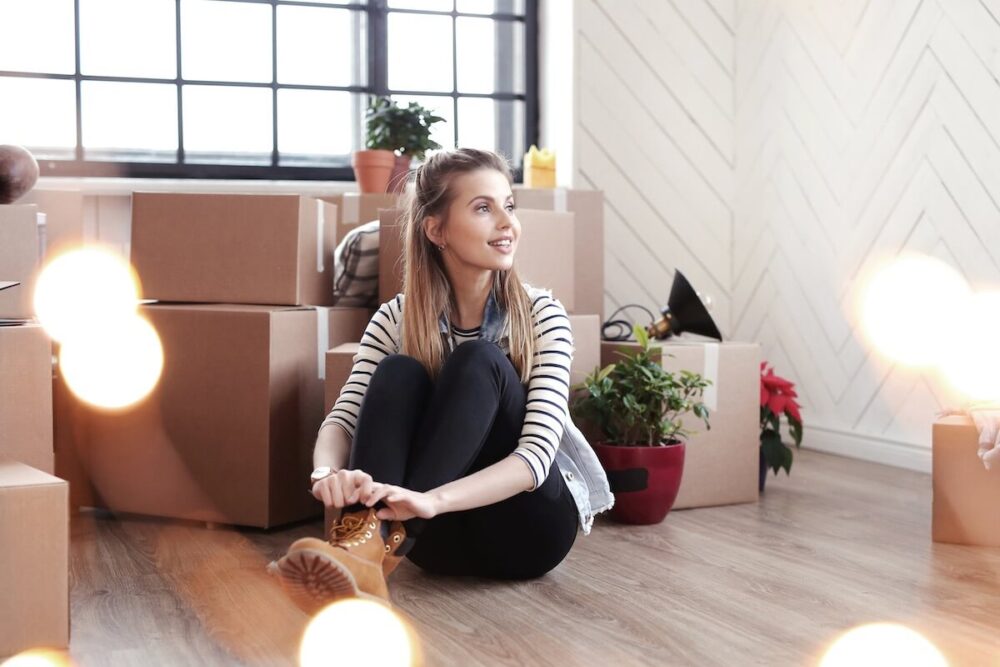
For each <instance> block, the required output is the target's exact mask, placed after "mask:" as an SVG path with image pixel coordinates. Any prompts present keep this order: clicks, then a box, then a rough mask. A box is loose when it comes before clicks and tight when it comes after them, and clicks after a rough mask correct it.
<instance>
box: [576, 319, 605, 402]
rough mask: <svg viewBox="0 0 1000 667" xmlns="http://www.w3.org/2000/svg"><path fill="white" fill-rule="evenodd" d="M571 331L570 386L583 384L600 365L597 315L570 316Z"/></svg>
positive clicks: (599, 333)
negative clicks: (573, 347) (573, 348)
mask: <svg viewBox="0 0 1000 667" xmlns="http://www.w3.org/2000/svg"><path fill="white" fill-rule="evenodd" d="M569 328H570V329H572V330H573V345H574V346H575V347H576V351H575V352H574V353H573V363H572V364H571V365H570V369H569V383H570V386H572V385H575V384H578V383H580V382H583V379H584V378H585V377H587V376H588V375H590V374H591V373H593V372H594V368H596V367H599V366H600V364H601V318H600V317H598V316H597V315H570V316H569Z"/></svg>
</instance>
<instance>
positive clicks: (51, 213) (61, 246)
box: [18, 187, 128, 258]
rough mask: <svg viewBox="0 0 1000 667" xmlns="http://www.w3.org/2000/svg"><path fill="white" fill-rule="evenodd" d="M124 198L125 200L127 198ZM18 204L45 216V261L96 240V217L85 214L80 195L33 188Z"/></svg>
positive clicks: (68, 191) (69, 191) (81, 194)
mask: <svg viewBox="0 0 1000 667" xmlns="http://www.w3.org/2000/svg"><path fill="white" fill-rule="evenodd" d="M92 199H96V197H92ZM124 199H125V200H126V201H127V200H128V197H127V196H126V197H124ZM18 201H19V202H20V203H22V204H35V205H36V206H38V210H39V211H40V212H42V213H44V214H45V249H44V253H43V255H44V256H45V257H46V258H48V257H55V256H56V255H58V254H59V253H61V252H64V251H66V250H69V249H70V248H75V247H77V246H80V245H83V244H84V243H88V242H92V241H96V240H98V233H97V232H98V224H97V217H96V215H94V216H90V217H88V216H86V215H85V207H84V198H83V193H82V192H78V191H72V190H42V189H39V188H38V187H35V188H34V189H32V190H31V191H30V192H28V193H27V194H26V195H24V197H22V198H21V199H20V200H18ZM95 208H96V207H95Z"/></svg>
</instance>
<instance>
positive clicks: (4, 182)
mask: <svg viewBox="0 0 1000 667" xmlns="http://www.w3.org/2000/svg"><path fill="white" fill-rule="evenodd" d="M37 181H38V162H36V161H35V156H34V155H32V154H31V153H29V152H28V150H27V149H24V148H21V147H20V146H9V145H6V144H5V145H3V146H0V204H13V203H14V202H16V201H17V200H18V199H20V198H21V197H22V196H24V195H25V194H26V193H27V192H28V190H30V189H31V188H33V187H35V183H36V182H37Z"/></svg>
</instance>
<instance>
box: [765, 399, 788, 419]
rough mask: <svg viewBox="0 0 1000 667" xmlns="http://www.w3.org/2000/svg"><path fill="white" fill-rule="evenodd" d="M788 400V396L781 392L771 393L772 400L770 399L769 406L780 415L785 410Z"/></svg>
mask: <svg viewBox="0 0 1000 667" xmlns="http://www.w3.org/2000/svg"><path fill="white" fill-rule="evenodd" d="M787 402H788V398H787V397H786V396H782V395H781V394H771V400H769V401H768V403H767V407H769V408H771V412H773V413H774V414H776V415H780V414H781V413H782V412H784V411H785V403H787Z"/></svg>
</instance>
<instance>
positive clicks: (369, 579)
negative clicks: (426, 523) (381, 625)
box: [268, 508, 402, 614]
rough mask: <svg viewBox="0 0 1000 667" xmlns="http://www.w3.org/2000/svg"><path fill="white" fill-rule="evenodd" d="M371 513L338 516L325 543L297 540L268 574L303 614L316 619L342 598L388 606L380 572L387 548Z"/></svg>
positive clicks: (363, 512) (387, 593) (321, 541)
mask: <svg viewBox="0 0 1000 667" xmlns="http://www.w3.org/2000/svg"><path fill="white" fill-rule="evenodd" d="M375 512H376V510H375V509H374V508H370V509H367V510H364V511H360V512H352V513H350V514H344V515H342V516H341V517H340V520H339V521H336V522H335V523H334V524H333V527H332V528H331V529H330V541H329V542H325V541H323V540H319V539H316V538H314V537H304V538H302V539H300V540H296V541H295V542H294V543H293V544H292V546H291V547H290V548H289V549H288V553H287V554H285V555H284V556H283V557H282V558H280V559H279V560H278V561H277V562H275V563H272V564H271V566H270V567H269V568H268V569H269V570H270V571H271V572H272V573H274V574H276V575H277V576H278V577H279V578H280V580H281V583H282V586H283V587H284V589H285V590H286V591H287V592H288V594H289V595H290V596H291V598H292V600H294V601H295V603H296V604H298V605H299V607H301V608H302V609H303V610H304V611H306V612H307V613H310V614H312V613H315V612H317V611H319V610H320V609H322V608H323V607H325V606H326V605H328V604H330V603H331V602H333V601H335V600H338V599H340V598H344V597H354V596H361V597H368V596H374V597H378V598H381V599H382V600H384V601H386V602H388V601H389V588H388V586H387V585H386V582H385V574H384V573H383V570H382V568H383V561H384V559H385V555H386V552H387V549H390V545H388V544H386V543H385V541H384V540H383V539H382V533H381V523H382V522H381V520H380V519H378V518H377V517H376V516H375ZM400 542H402V539H400Z"/></svg>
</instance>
